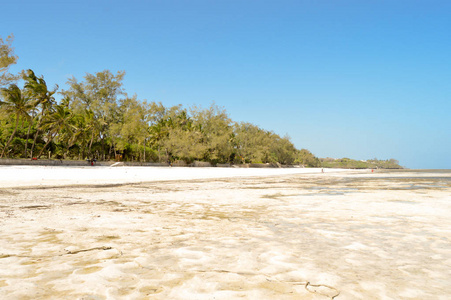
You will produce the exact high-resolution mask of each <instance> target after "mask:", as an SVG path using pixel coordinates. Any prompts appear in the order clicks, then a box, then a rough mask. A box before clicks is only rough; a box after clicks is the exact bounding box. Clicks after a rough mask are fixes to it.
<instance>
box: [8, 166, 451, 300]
mask: <svg viewBox="0 0 451 300" xmlns="http://www.w3.org/2000/svg"><path fill="white" fill-rule="evenodd" d="M450 192H451V173H450V172H446V171H443V172H437V171H399V172H395V171H390V172H386V171H377V170H376V171H375V172H371V170H362V171H351V170H330V169H325V172H324V173H322V172H321V169H302V168H288V169H240V168H169V167H154V168H151V167H114V168H111V167H78V168H76V167H35V166H0V228H1V235H0V299H449V295H450V294H451V285H450V284H449V282H450V280H451V218H450V215H451V201H450V200H451V199H450V195H451V193H450Z"/></svg>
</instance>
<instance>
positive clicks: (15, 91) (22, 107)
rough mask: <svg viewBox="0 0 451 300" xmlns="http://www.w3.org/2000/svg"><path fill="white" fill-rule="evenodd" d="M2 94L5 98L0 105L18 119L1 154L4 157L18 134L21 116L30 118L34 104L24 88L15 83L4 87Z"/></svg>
mask: <svg viewBox="0 0 451 300" xmlns="http://www.w3.org/2000/svg"><path fill="white" fill-rule="evenodd" d="M1 95H2V98H3V99H4V100H3V101H0V106H1V107H2V108H3V109H4V111H5V112H6V113H8V114H12V115H14V116H15V119H16V120H15V125H14V130H13V132H12V134H11V136H10V138H9V140H8V142H7V143H6V144H5V146H4V147H3V151H2V154H1V155H0V157H3V156H4V155H5V152H6V150H7V149H8V147H9V144H10V143H11V141H12V140H13V138H14V135H15V134H16V131H17V127H18V125H19V120H20V118H21V117H22V118H29V112H30V110H31V109H32V108H33V105H32V103H31V102H30V101H29V98H28V97H26V95H25V94H24V93H22V90H21V89H20V88H19V87H18V86H17V85H15V84H12V85H10V86H9V88H2V89H1Z"/></svg>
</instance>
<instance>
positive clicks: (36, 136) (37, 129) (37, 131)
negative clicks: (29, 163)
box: [31, 108, 45, 158]
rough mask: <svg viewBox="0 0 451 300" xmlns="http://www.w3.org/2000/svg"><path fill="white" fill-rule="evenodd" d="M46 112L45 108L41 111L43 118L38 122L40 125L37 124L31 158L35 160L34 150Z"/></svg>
mask: <svg viewBox="0 0 451 300" xmlns="http://www.w3.org/2000/svg"><path fill="white" fill-rule="evenodd" d="M44 112H45V109H44V108H43V109H42V111H41V117H40V118H39V120H38V124H36V134H35V135H34V139H33V146H31V158H33V150H34V146H35V145H36V140H37V139H38V134H39V131H40V130H39V126H41V121H42V118H43V117H44Z"/></svg>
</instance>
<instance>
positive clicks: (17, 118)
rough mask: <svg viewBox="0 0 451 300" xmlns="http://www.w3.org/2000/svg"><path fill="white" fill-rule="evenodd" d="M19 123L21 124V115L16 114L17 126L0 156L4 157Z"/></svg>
mask: <svg viewBox="0 0 451 300" xmlns="http://www.w3.org/2000/svg"><path fill="white" fill-rule="evenodd" d="M18 125H19V116H18V115H16V126H15V127H14V131H13V133H12V134H11V137H10V138H9V141H8V142H7V143H6V145H5V147H4V148H3V151H2V155H1V156H0V158H1V157H3V155H5V151H6V149H7V148H8V146H9V143H11V141H12V140H13V138H14V135H15V134H16V131H17V126H18Z"/></svg>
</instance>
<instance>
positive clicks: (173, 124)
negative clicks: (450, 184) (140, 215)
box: [0, 36, 399, 168]
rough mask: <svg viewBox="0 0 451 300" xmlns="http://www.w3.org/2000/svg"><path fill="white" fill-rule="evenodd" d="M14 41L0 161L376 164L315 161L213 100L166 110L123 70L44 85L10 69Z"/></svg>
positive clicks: (1, 49) (0, 50) (7, 58)
mask: <svg viewBox="0 0 451 300" xmlns="http://www.w3.org/2000/svg"><path fill="white" fill-rule="evenodd" d="M12 41H13V37H12V36H9V37H8V38H7V39H6V40H5V41H4V40H3V39H2V38H1V37H0V158H1V157H8V158H29V159H31V158H40V157H45V158H57V159H74V160H84V159H97V160H123V161H141V162H165V163H172V162H174V161H183V162H186V163H191V162H193V161H205V162H210V163H212V164H213V165H214V164H218V163H231V164H243V163H254V164H255V163H276V164H283V165H292V164H299V165H303V166H305V167H320V166H323V167H349V168H364V167H376V165H373V164H369V163H366V164H364V163H361V162H357V161H352V160H349V161H344V159H343V160H342V161H329V160H324V161H322V162H321V161H320V160H319V159H318V158H317V157H315V156H314V155H313V154H312V153H311V152H310V151H308V150H306V149H301V150H299V149H296V147H295V146H294V145H293V143H292V142H291V141H290V139H289V137H288V136H284V137H281V136H279V135H278V134H276V133H274V132H272V131H268V130H265V129H262V128H260V127H258V126H256V125H254V124H251V123H245V122H241V123H237V122H234V121H233V120H231V118H230V117H229V116H228V114H227V112H226V110H225V109H224V108H221V107H218V106H216V105H215V104H212V105H211V106H210V107H209V108H205V109H202V108H199V107H196V106H193V107H190V108H184V107H182V106H181V105H177V106H172V107H166V106H164V105H163V104H162V103H156V102H147V101H145V100H140V99H138V98H137V96H136V95H134V96H132V97H130V96H128V94H127V93H126V92H125V91H124V89H123V83H122V82H123V79H124V76H125V72H117V73H116V74H113V73H112V72H110V71H109V70H105V71H102V72H97V73H95V74H86V76H84V78H83V80H82V81H79V80H77V79H76V78H74V77H72V78H70V79H68V81H67V86H68V89H67V90H60V91H58V90H59V88H58V86H55V87H54V88H49V87H48V86H47V83H46V82H45V80H44V77H43V76H39V75H36V74H35V73H34V72H33V71H32V70H26V71H25V70H24V71H22V72H21V73H20V74H17V75H14V74H10V73H9V72H8V68H9V66H11V65H12V64H15V63H16V61H17V59H18V57H17V56H16V55H14V51H13V48H12ZM17 82H22V83H23V86H22V87H20V86H19V85H18V84H17ZM56 95H59V96H60V97H59V98H60V99H61V100H60V101H56V99H55V96H56ZM380 162H382V161H380ZM378 166H379V167H393V166H395V164H389V163H387V164H382V163H378ZM398 167H399V166H398Z"/></svg>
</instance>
